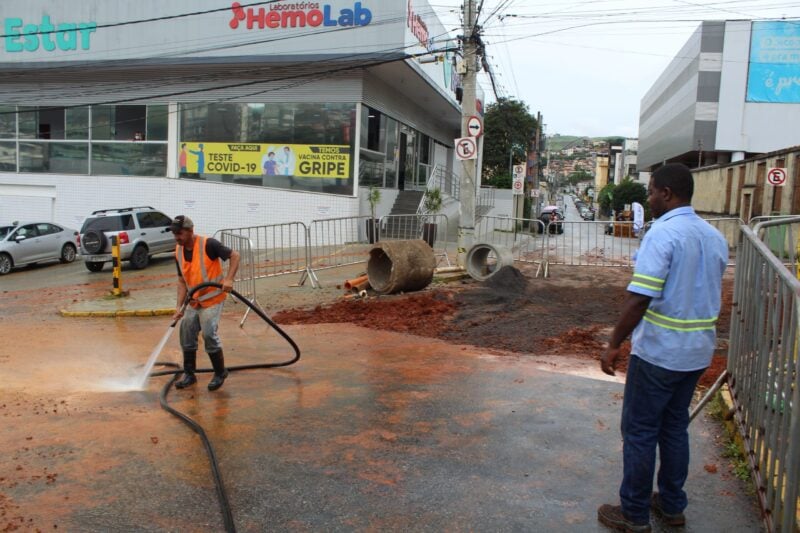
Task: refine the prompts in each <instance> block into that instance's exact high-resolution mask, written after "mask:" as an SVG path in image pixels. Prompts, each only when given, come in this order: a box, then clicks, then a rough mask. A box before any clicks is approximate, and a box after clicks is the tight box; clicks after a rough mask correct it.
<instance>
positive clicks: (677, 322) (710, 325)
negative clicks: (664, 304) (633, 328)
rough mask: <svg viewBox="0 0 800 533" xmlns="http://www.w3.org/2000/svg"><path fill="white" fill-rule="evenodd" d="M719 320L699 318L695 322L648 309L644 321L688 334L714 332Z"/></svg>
mask: <svg viewBox="0 0 800 533" xmlns="http://www.w3.org/2000/svg"><path fill="white" fill-rule="evenodd" d="M717 318H718V317H714V318H699V319H695V320H684V319H680V318H671V317H668V316H665V315H662V314H659V313H656V312H655V311H653V310H652V309H648V310H647V312H646V313H645V314H644V319H645V320H646V321H647V322H649V323H651V324H653V325H654V326H658V327H660V328H665V329H671V330H673V331H680V332H683V333H688V332H691V331H707V330H713V329H714V327H715V326H716V323H717Z"/></svg>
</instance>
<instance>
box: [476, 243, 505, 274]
mask: <svg viewBox="0 0 800 533" xmlns="http://www.w3.org/2000/svg"><path fill="white" fill-rule="evenodd" d="M490 256H494V257H490ZM504 266H514V256H513V255H512V254H511V250H509V249H508V248H503V247H502V246H496V245H494V244H485V243H482V244H476V245H474V246H473V247H472V248H470V250H469V252H467V274H469V275H470V277H471V278H472V279H475V280H478V281H486V280H487V279H489V278H491V277H492V276H494V274H495V272H497V271H498V270H500V269H501V268H503V267H504Z"/></svg>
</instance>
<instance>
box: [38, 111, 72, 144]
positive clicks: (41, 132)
mask: <svg viewBox="0 0 800 533" xmlns="http://www.w3.org/2000/svg"><path fill="white" fill-rule="evenodd" d="M65 111H66V110H65V109H64V108H63V107H60V108H53V107H40V108H39V111H38V112H37V118H38V124H37V125H36V138H37V139H63V138H64V128H65V125H66V121H65V117H66V112H65Z"/></svg>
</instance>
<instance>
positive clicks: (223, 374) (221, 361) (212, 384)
mask: <svg viewBox="0 0 800 533" xmlns="http://www.w3.org/2000/svg"><path fill="white" fill-rule="evenodd" d="M208 357H209V359H211V366H213V367H214V377H213V378H211V381H209V382H208V390H217V389H218V388H220V387H222V384H223V383H225V378H227V377H228V371H227V370H225V356H224V355H223V354H222V350H220V351H218V352H217V353H210V354H208Z"/></svg>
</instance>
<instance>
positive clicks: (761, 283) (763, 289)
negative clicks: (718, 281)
mask: <svg viewBox="0 0 800 533" xmlns="http://www.w3.org/2000/svg"><path fill="white" fill-rule="evenodd" d="M785 223H786V222H785V221H783V220H775V221H767V222H762V223H759V224H758V225H757V226H756V227H755V228H754V229H751V228H749V227H748V226H746V225H742V241H741V244H740V246H739V253H738V264H737V266H736V281H735V288H734V297H733V298H734V302H733V309H734V315H733V317H732V320H731V322H732V324H731V336H730V348H729V351H728V367H727V373H728V384H729V387H730V389H731V395H732V397H733V401H734V406H735V410H734V413H735V420H736V423H737V426H738V428H739V431H740V433H741V435H742V438H743V440H744V444H745V447H746V448H747V452H748V457H749V459H750V463H751V467H752V470H753V476H754V481H755V484H756V487H757V492H758V495H759V499H760V502H761V505H762V508H763V510H764V517H765V522H766V526H767V530H769V531H785V532H794V531H797V530H798V529H800V521H798V517H797V509H798V484H800V383H798V375H800V358H798V338H797V333H798V320H800V307H799V306H800V300H799V298H800V297H799V295H800V281H798V280H797V278H796V277H795V275H794V274H793V273H792V272H790V271H789V270H788V269H787V268H786V266H785V265H784V264H783V262H782V260H781V258H778V257H776V256H775V255H774V254H773V252H772V251H771V250H770V248H769V246H768V244H767V243H765V242H762V240H761V238H760V237H759V235H760V234H762V231H764V230H766V229H768V228H774V227H779V226H780V225H782V224H785Z"/></svg>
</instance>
